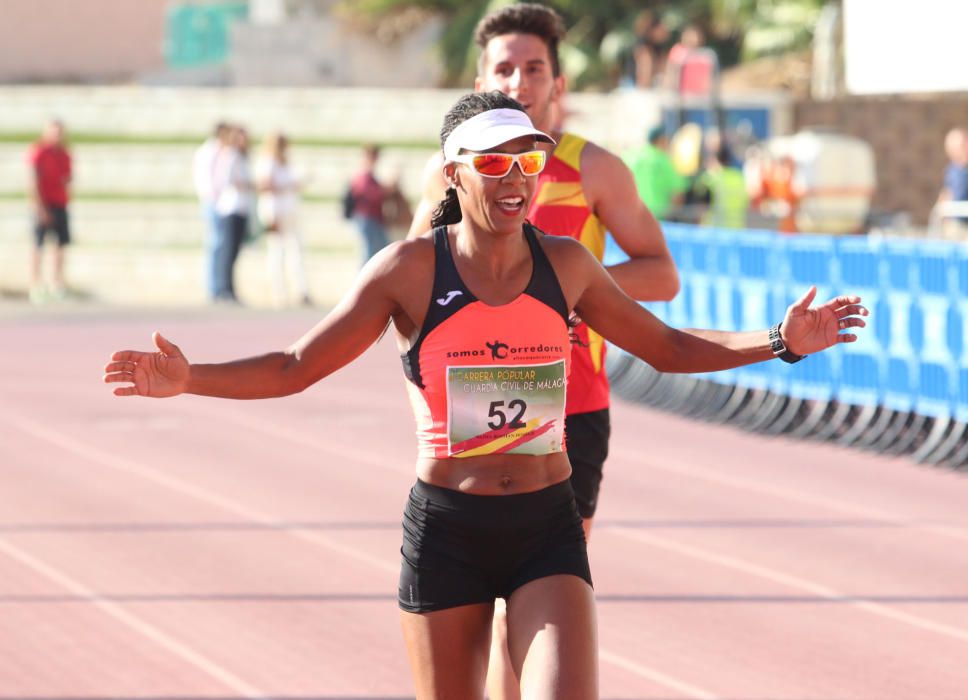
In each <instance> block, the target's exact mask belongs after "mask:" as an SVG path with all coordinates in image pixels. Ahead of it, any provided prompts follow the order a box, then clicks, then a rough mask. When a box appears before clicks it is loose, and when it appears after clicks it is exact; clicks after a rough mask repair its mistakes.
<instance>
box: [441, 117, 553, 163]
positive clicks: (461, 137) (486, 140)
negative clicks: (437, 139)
mask: <svg viewBox="0 0 968 700" xmlns="http://www.w3.org/2000/svg"><path fill="white" fill-rule="evenodd" d="M521 136H533V137H534V138H535V140H537V141H544V142H545V143H554V142H555V140H554V139H553V138H551V137H550V136H548V134H546V133H544V132H543V131H538V130H537V129H535V128H534V124H532V123H531V120H530V119H529V118H528V115H527V114H525V113H524V112H522V111H521V110H520V109H491V110H488V111H487V112H481V113H480V114H478V115H476V116H473V117H471V118H470V119H468V120H467V121H465V122H461V123H460V124H459V125H458V126H457V128H456V129H454V130H453V131H452V132H450V136H448V137H447V140H446V141H444V159H445V160H448V161H452V160H454V157H455V156H457V155H460V152H461V149H464V148H466V149H467V150H468V151H486V150H487V149H489V148H494V147H495V146H500V145H501V144H502V143H506V142H508V141H513V140H514V139H516V138H519V137H521Z"/></svg>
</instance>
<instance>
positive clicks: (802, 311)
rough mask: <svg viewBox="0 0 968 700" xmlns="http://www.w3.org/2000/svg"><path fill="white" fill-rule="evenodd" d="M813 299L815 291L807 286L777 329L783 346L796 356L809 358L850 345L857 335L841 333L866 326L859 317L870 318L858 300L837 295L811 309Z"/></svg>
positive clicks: (815, 294) (814, 288) (815, 289)
mask: <svg viewBox="0 0 968 700" xmlns="http://www.w3.org/2000/svg"><path fill="white" fill-rule="evenodd" d="M816 296H817V288H816V287H810V289H808V290H807V293H806V294H804V295H803V296H802V297H800V299H798V300H797V301H795V302H793V303H792V304H791V305H790V308H788V309H787V312H786V316H785V317H784V318H783V324H782V325H781V326H780V337H781V338H782V339H783V344H784V345H786V347H787V349H788V350H789V351H790V352H793V353H796V354H797V355H810V354H812V353H815V352H820V351H821V350H826V349H827V348H829V347H830V346H831V345H836V344H837V343H853V342H855V341H856V340H857V336H856V335H854V334H853V333H841V331H842V330H845V329H847V328H863V327H864V326H866V325H867V323H866V322H865V321H864V319H863V318H861V316H867V315H869V314H870V311H868V310H867V308H866V307H864V306H861V304H860V297H858V296H840V297H836V298H834V299H831V300H830V301H828V302H827V303H826V304H821V305H820V306H815V307H812V308H811V306H810V304H811V302H813V300H814V297H816Z"/></svg>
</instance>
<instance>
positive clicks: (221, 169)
mask: <svg viewBox="0 0 968 700" xmlns="http://www.w3.org/2000/svg"><path fill="white" fill-rule="evenodd" d="M229 142H230V143H231V146H230V147H229V148H228V149H227V152H226V153H225V154H224V156H223V155H221V154H220V156H219V158H218V159H217V161H216V168H215V178H216V180H215V181H216V182H217V183H221V187H220V189H219V191H218V196H217V199H216V200H215V212H216V214H217V215H218V218H219V228H220V234H221V235H220V238H221V240H222V243H223V245H222V246H221V247H220V248H219V249H218V250H217V252H216V256H215V273H216V274H215V289H214V292H215V294H214V299H215V301H219V302H229V303H234V304H237V303H239V299H238V296H237V295H236V293H235V261H236V260H237V259H238V257H239V251H240V250H241V248H242V242H243V241H244V240H245V237H246V233H247V232H248V228H249V215H250V214H251V212H252V204H253V194H254V187H253V183H252V174H251V172H250V170H249V135H248V133H247V132H246V131H245V129H243V128H241V127H234V128H233V129H232V132H231V136H230V139H229Z"/></svg>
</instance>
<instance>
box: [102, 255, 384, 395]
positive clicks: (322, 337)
mask: <svg viewBox="0 0 968 700" xmlns="http://www.w3.org/2000/svg"><path fill="white" fill-rule="evenodd" d="M399 245H400V244H394V245H392V246H390V247H388V248H385V249H384V250H383V251H381V252H380V253H379V254H378V255H377V256H374V258H373V259H372V260H370V262H369V263H367V265H366V266H365V267H364V268H363V271H362V272H361V274H360V277H359V279H358V282H357V284H356V285H355V287H354V288H353V289H352V290H351V291H350V292H349V293H348V294H347V295H346V296H345V297H344V298H343V300H342V301H341V302H340V303H339V305H338V306H337V307H336V308H335V309H333V311H332V312H330V313H329V314H328V315H327V316H326V318H325V319H323V320H322V321H320V323H319V324H318V325H317V326H316V327H315V328H313V329H312V330H310V331H309V332H308V333H307V334H306V335H304V336H303V337H302V338H300V339H299V340H297V341H296V342H295V343H293V344H292V345H291V346H289V347H288V348H287V349H285V350H280V351H277V352H270V353H267V354H265V355H259V356H256V357H250V358H246V359H240V360H235V361H232V362H224V363H220V364H191V363H190V362H189V361H188V359H187V358H186V357H185V355H184V354H183V353H182V352H181V350H180V349H179V348H178V346H176V345H174V344H172V343H171V342H169V341H168V340H167V339H165V338H164V337H163V336H162V335H161V334H160V333H155V334H154V336H153V338H154V342H155V347H156V348H157V350H156V351H155V352H141V351H137V350H121V351H118V352H115V353H114V354H112V355H111V361H110V362H109V363H108V364H107V365H106V366H105V368H104V371H105V375H104V382H105V383H109V384H110V383H121V384H124V385H125V386H120V387H117V388H116V389H115V390H114V394H115V395H116V396H150V397H154V398H164V397H168V396H177V395H178V394H198V395H201V396H217V397H221V398H229V399H264V398H272V397H277V396H287V395H289V394H294V393H297V392H300V391H302V390H303V389H305V388H306V387H308V386H310V385H311V384H313V383H315V382H317V381H319V380H320V379H322V378H323V377H325V376H327V375H328V374H331V373H333V372H335V371H336V370H337V369H339V368H340V367H343V366H344V365H346V364H348V363H350V362H351V361H352V360H354V359H355V358H356V357H358V356H359V355H360V354H362V353H363V351H364V350H366V348H368V347H369V346H370V345H371V344H372V343H373V342H374V341H376V340H377V338H379V337H380V334H381V333H382V332H383V331H384V330H385V329H386V327H387V323H388V322H389V320H390V317H391V315H392V314H394V313H396V311H397V310H398V304H397V301H396V296H395V294H394V293H393V292H392V289H393V288H394V287H395V286H398V285H395V284H394V283H393V279H394V271H395V270H396V269H397V261H396V258H397V257H398V256H397V253H396V251H397V249H398V247H399Z"/></svg>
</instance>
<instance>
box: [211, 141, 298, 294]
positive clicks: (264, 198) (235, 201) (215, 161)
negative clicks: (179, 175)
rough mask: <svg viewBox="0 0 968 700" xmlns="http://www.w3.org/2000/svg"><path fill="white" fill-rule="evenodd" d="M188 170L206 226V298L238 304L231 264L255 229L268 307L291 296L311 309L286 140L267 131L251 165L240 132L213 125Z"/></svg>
mask: <svg viewBox="0 0 968 700" xmlns="http://www.w3.org/2000/svg"><path fill="white" fill-rule="evenodd" d="M192 169H193V174H194V183H195V192H196V194H197V195H198V199H199V202H200V203H201V206H202V214H203V217H204V221H205V227H206V241H205V251H206V268H205V271H206V280H207V285H206V286H207V290H208V295H209V298H210V299H211V300H212V301H213V302H216V303H225V304H239V303H240V302H239V297H238V294H237V292H236V283H235V265H236V261H237V260H238V257H239V252H240V250H241V248H242V244H243V243H244V242H245V240H246V239H247V238H248V237H249V236H250V235H251V232H252V231H253V227H255V226H258V230H259V231H261V232H263V233H265V236H266V247H267V260H268V268H269V269H268V273H269V277H270V280H271V286H272V291H273V297H274V299H275V302H276V304H277V305H280V306H281V305H285V304H286V303H288V302H289V301H290V300H292V299H293V296H294V297H295V299H296V300H297V301H298V303H301V304H304V305H311V304H312V300H311V298H310V296H309V285H308V282H307V279H306V273H305V269H304V265H303V253H302V236H301V233H300V230H299V219H298V210H299V199H300V190H301V188H302V182H300V180H299V178H298V177H297V176H296V174H295V172H294V171H293V169H292V166H291V165H290V162H289V141H288V139H287V138H286V136H285V135H284V134H281V133H272V134H269V135H268V136H267V137H266V139H265V142H264V144H263V148H262V153H261V154H260V155H259V157H258V158H257V160H256V163H255V165H254V166H252V165H251V164H250V158H249V135H248V132H247V131H246V130H245V128H243V127H241V126H239V125H236V124H229V123H226V122H220V123H218V124H216V125H215V128H214V130H213V132H212V135H211V136H210V137H209V138H208V139H207V140H206V141H205V142H204V143H203V144H202V145H201V146H200V147H199V148H198V150H196V152H195V156H194V160H193V163H192ZM253 217H254V218H253ZM287 267H288V270H289V273H290V274H289V275H287V274H286V269H287ZM289 282H291V286H292V289H289V286H290V285H289Z"/></svg>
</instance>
